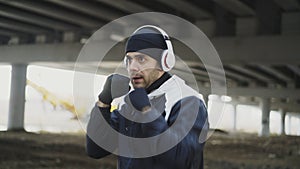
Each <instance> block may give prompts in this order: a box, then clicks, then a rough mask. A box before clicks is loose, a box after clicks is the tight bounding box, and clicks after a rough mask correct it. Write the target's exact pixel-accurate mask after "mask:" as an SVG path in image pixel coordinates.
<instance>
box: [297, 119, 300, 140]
mask: <svg viewBox="0 0 300 169" xmlns="http://www.w3.org/2000/svg"><path fill="white" fill-rule="evenodd" d="M297 135H298V136H299V135H300V115H299V114H298V133H297Z"/></svg>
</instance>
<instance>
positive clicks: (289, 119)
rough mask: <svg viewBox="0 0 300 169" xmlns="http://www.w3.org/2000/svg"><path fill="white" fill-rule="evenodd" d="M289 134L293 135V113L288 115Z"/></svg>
mask: <svg viewBox="0 0 300 169" xmlns="http://www.w3.org/2000/svg"><path fill="white" fill-rule="evenodd" d="M287 127H288V128H287V134H289V135H291V133H292V115H291V113H289V114H288V126H287Z"/></svg>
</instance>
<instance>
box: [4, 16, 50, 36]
mask: <svg viewBox="0 0 300 169" xmlns="http://www.w3.org/2000/svg"><path fill="white" fill-rule="evenodd" d="M0 27H4V28H7V29H12V30H18V31H20V32H26V33H31V34H36V33H49V32H50V30H49V29H45V28H41V27H38V26H33V25H31V24H24V23H21V22H17V21H12V20H10V19H6V18H2V17H1V18H0Z"/></svg>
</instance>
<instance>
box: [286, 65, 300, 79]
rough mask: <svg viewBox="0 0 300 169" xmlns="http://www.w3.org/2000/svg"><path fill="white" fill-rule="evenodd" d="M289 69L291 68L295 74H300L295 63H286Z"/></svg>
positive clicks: (299, 69)
mask: <svg viewBox="0 0 300 169" xmlns="http://www.w3.org/2000/svg"><path fill="white" fill-rule="evenodd" d="M287 66H288V68H289V69H291V70H292V71H293V72H294V73H295V74H297V75H298V76H300V68H299V67H297V66H295V65H287Z"/></svg>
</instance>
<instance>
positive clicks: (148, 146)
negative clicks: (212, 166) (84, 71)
mask: <svg viewBox="0 0 300 169" xmlns="http://www.w3.org/2000/svg"><path fill="white" fill-rule="evenodd" d="M125 50H126V52H125V53H126V56H125V59H124V62H125V64H126V68H127V70H128V74H129V76H130V79H129V78H127V77H124V76H122V75H118V74H113V75H110V76H109V77H108V78H107V80H106V83H105V85H104V88H103V91H102V92H101V93H100V94H99V100H98V101H97V103H96V105H95V107H94V108H93V110H92V113H91V118H90V121H89V124H88V129H87V138H86V139H87V140H86V142H87V147H86V148H87V154H88V155H89V156H90V157H93V158H102V157H104V156H106V155H108V154H110V152H109V151H107V149H104V148H103V147H101V146H100V145H101V143H99V140H97V139H99V138H96V137H95V136H93V135H94V134H92V133H99V130H98V128H97V127H95V126H98V127H99V126H101V125H102V124H100V123H103V121H102V122H99V120H98V119H96V115H99V114H101V115H102V116H103V117H104V118H105V120H106V122H107V123H108V124H109V125H110V126H111V127H112V128H113V129H114V130H115V131H117V132H118V133H120V134H119V136H118V137H117V138H115V139H107V140H106V137H105V136H106V134H105V131H101V132H103V133H102V135H101V138H100V140H101V141H103V142H106V143H110V142H111V144H114V145H117V146H116V147H115V149H116V150H118V168H119V169H129V168H131V169H140V168H143V169H148V168H149V169H199V168H203V148H204V141H203V137H206V133H207V131H208V119H207V111H206V107H205V104H204V103H203V101H202V97H201V95H200V94H199V93H197V92H196V91H194V90H193V89H192V88H190V87H189V86H187V85H186V84H185V83H184V81H183V80H182V79H180V78H179V77H177V76H176V75H173V76H172V75H170V74H169V73H168V71H169V70H171V69H172V67H173V66H174V65H175V56H174V53H173V48H172V44H171V41H170V39H169V37H168V35H167V34H166V33H165V32H164V31H163V30H162V29H160V28H158V27H155V26H151V25H145V26H142V27H140V28H138V29H137V30H136V31H135V32H134V33H133V34H132V35H131V36H130V37H129V39H128V41H127V43H126V49H125ZM129 81H130V82H131V85H132V86H133V89H132V90H131V91H129V89H130V87H129ZM117 97H121V98H122V100H123V101H122V103H121V104H120V105H119V109H118V110H114V111H112V112H110V108H111V103H112V101H113V99H115V98H117ZM99 128H101V127H99ZM125 136H127V137H125ZM200 136H201V137H202V140H201V139H200V140H199V138H200ZM98 137H99V136H98ZM128 138H129V139H128ZM130 138H133V139H132V140H130ZM134 139H143V140H145V144H143V143H144V142H141V144H142V145H139V143H140V142H138V143H137V142H135V141H136V140H134ZM128 140H129V141H128ZM149 140H150V141H149ZM115 142H116V143H115ZM133 142H134V143H133Z"/></svg>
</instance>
